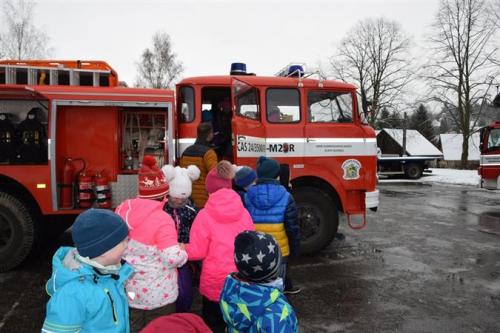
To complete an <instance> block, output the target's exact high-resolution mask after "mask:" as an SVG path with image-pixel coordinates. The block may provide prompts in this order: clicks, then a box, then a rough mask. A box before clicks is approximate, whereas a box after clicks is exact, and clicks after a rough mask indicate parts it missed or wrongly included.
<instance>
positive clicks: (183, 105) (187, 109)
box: [177, 87, 194, 123]
mask: <svg viewBox="0 0 500 333" xmlns="http://www.w3.org/2000/svg"><path fill="white" fill-rule="evenodd" d="M177 117H178V118H179V122H181V123H190V122H192V121H193V120H194V89H193V88H192V87H182V88H181V90H180V98H179V104H177Z"/></svg>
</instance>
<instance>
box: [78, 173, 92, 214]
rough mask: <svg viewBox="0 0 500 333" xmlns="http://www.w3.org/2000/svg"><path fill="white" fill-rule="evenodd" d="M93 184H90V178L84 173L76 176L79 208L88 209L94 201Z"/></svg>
mask: <svg viewBox="0 0 500 333" xmlns="http://www.w3.org/2000/svg"><path fill="white" fill-rule="evenodd" d="M93 187H94V184H93V182H92V176H91V175H88V174H86V173H85V171H82V172H80V174H79V175H78V206H79V207H80V208H90V207H92V203H93V201H94V190H93Z"/></svg>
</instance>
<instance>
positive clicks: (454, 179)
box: [421, 169, 481, 186]
mask: <svg viewBox="0 0 500 333" xmlns="http://www.w3.org/2000/svg"><path fill="white" fill-rule="evenodd" d="M431 170H432V173H431V174H430V175H426V176H425V177H422V179H421V180H422V181H423V182H425V183H427V182H430V183H446V184H456V185H471V186H479V183H480V180H481V177H479V175H478V174H477V170H456V169H431Z"/></svg>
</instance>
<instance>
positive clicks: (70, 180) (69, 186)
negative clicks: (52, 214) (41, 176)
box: [59, 158, 85, 209]
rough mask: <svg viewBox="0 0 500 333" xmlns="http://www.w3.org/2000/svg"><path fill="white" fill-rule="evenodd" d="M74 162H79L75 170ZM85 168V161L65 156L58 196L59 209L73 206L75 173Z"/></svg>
mask: <svg viewBox="0 0 500 333" xmlns="http://www.w3.org/2000/svg"><path fill="white" fill-rule="evenodd" d="M75 162H79V163H81V165H82V166H81V168H80V169H79V170H78V171H76V172H75ZM83 169H85V161H84V160H83V159H81V158H66V160H65V161H64V167H63V174H62V183H60V184H59V186H60V188H61V192H60V196H59V207H60V208H61V209H73V208H75V175H76V174H79V173H80V171H82V170H83Z"/></svg>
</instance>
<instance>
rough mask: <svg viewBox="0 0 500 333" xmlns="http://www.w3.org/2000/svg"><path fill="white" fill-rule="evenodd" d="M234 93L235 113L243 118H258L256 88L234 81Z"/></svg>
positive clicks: (257, 93) (258, 109)
mask: <svg viewBox="0 0 500 333" xmlns="http://www.w3.org/2000/svg"><path fill="white" fill-rule="evenodd" d="M234 94H235V99H236V114H237V115H239V116H242V117H245V118H250V119H254V120H259V118H260V106H259V97H258V96H259V92H258V90H257V89H256V88H254V87H252V86H249V85H247V84H245V83H244V82H240V81H238V82H236V83H235V84H234Z"/></svg>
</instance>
